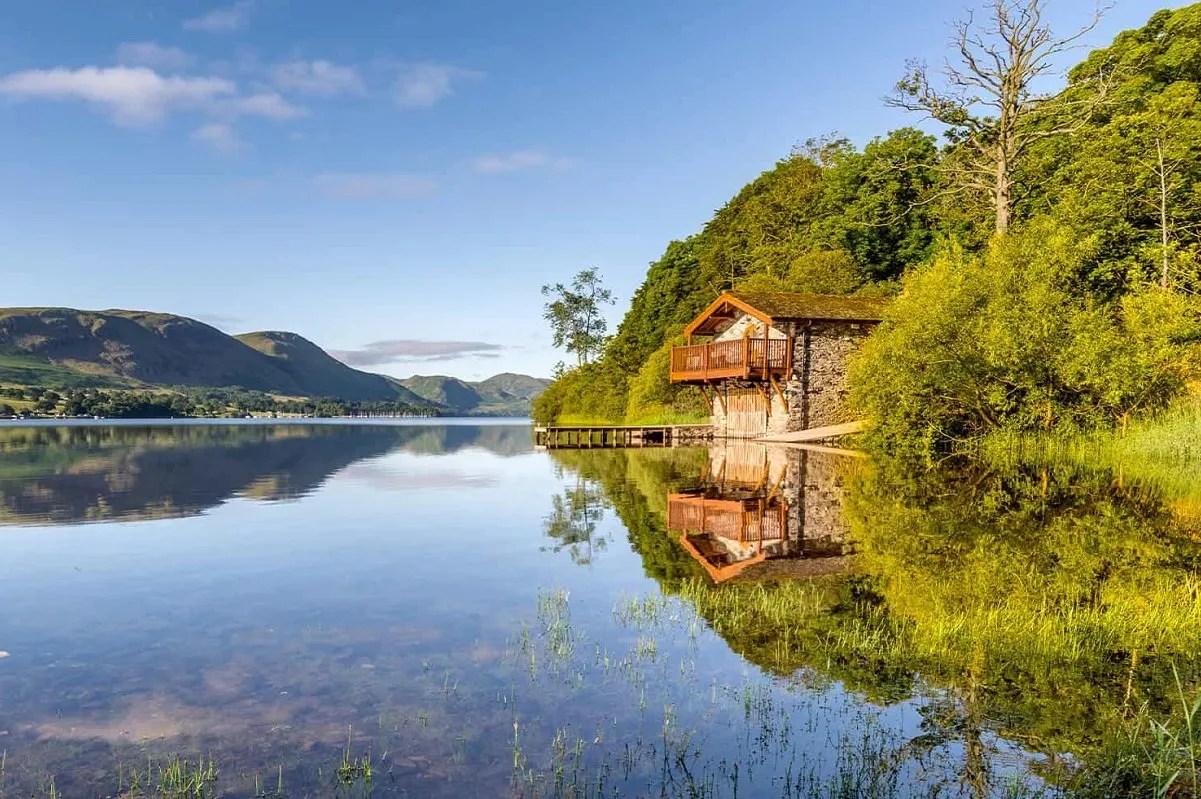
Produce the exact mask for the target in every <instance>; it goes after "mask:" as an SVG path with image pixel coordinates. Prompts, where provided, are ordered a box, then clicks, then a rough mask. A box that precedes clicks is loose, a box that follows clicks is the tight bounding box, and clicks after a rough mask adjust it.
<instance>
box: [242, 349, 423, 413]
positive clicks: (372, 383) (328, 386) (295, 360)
mask: <svg viewBox="0 0 1201 799" xmlns="http://www.w3.org/2000/svg"><path fill="white" fill-rule="evenodd" d="M234 338H235V339H237V340H238V341H240V342H242V343H243V344H245V345H246V346H248V347H250V348H252V349H255V350H257V351H259V352H261V353H263V354H264V355H267V356H269V357H271V358H273V359H275V361H276V365H277V366H278V367H279V368H280V369H281V370H283V371H284V372H285V373H286V374H288V375H289V376H290V377H292V379H294V380H295V381H296V382H297V384H298V385H310V384H311V383H312V382H313V380H314V379H315V378H316V377H317V376H320V388H321V391H319V392H317V395H318V396H323V397H339V398H342V399H387V400H399V401H401V402H408V403H411V404H413V405H425V404H426V403H425V402H424V401H422V398H421V397H419V396H417V395H416V394H414V393H413V392H411V391H409V390H408V389H406V388H405V387H404V386H401V385H398V384H397V382H396V381H395V380H392V379H390V378H387V377H384V376H383V375H377V374H372V373H370V372H360V371H359V370H358V369H352V368H351V367H349V366H347V365H346V364H344V363H342V362H341V361H339V360H337V359H335V358H333V357H331V356H330V355H329V353H327V352H326V351H325V350H323V349H321V348H320V347H318V346H317V345H316V344H314V343H313V342H311V341H309V340H308V339H306V338H304V337H302V336H298V335H296V334H295V333H286V332H283V331H279V330H262V331H259V332H257V333H242V334H240V335H237V336H234ZM308 396H312V395H311V394H309V395H308Z"/></svg>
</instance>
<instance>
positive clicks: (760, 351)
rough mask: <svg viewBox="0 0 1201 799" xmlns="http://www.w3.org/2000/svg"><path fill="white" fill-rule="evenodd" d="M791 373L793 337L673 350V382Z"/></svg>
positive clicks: (752, 377)
mask: <svg viewBox="0 0 1201 799" xmlns="http://www.w3.org/2000/svg"><path fill="white" fill-rule="evenodd" d="M791 370H792V339H791V338H768V339H763V338H743V339H731V340H729V341H714V342H711V343H708V344H690V345H686V346H683V347H672V348H671V380H672V382H674V383H680V382H703V381H707V380H720V379H723V378H732V377H737V378H742V379H745V380H767V379H768V378H769V377H784V378H787V376H788V373H789V372H790V371H791Z"/></svg>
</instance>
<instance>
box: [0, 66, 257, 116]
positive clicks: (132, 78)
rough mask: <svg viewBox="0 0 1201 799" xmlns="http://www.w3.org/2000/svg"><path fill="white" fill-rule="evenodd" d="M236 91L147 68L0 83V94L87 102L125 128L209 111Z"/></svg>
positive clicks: (51, 72) (54, 72) (27, 76)
mask: <svg viewBox="0 0 1201 799" xmlns="http://www.w3.org/2000/svg"><path fill="white" fill-rule="evenodd" d="M236 91H237V87H236V86H234V84H233V83H231V82H230V81H228V80H225V79H224V78H214V77H178V76H171V77H164V76H162V75H159V74H158V73H157V72H155V71H154V70H152V69H148V68H147V67H124V66H121V67H81V68H79V69H66V68H63V67H59V68H56V69H44V70H38V69H34V70H27V71H25V72H15V73H13V74H10V75H5V76H4V77H2V78H0V94H5V95H8V96H10V97H17V98H43V99H58V100H83V101H85V102H88V103H91V104H93V105H97V106H100V107H101V108H103V109H105V110H106V111H108V112H109V113H110V114H111V115H112V116H113V119H115V120H116V121H117V122H118V123H121V124H125V125H140V124H145V123H148V122H154V121H156V120H159V119H162V118H163V117H164V116H165V115H166V114H167V113H168V112H169V111H172V110H175V109H180V108H200V107H204V106H209V105H212V104H213V103H214V102H215V101H216V100H218V99H219V98H222V97H226V96H229V95H233V94H236Z"/></svg>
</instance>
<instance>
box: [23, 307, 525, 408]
mask: <svg viewBox="0 0 1201 799" xmlns="http://www.w3.org/2000/svg"><path fill="white" fill-rule="evenodd" d="M6 383H7V384H10V385H11V384H16V385H23V386H41V387H45V388H83V387H100V388H104V387H109V388H134V387H155V386H160V387H173V388H179V387H191V388H242V389H248V390H252V391H263V392H268V393H271V394H280V395H285V396H290V397H336V398H338V399H342V400H355V401H388V402H403V403H408V404H411V405H418V406H424V405H433V406H436V407H437V408H438V409H439V410H441V411H442V412H444V413H454V414H467V415H491V416H500V415H516V416H524V415H527V414H528V413H529V403H530V399H531V398H532V397H533V396H536V395H537V393H538V392H539V391H540V390H541V389H542V387H544V386H545V385H546V383H547V381H544V380H540V379H538V378H534V377H529V376H527V375H514V374H500V375H496V376H495V377H491V378H489V379H488V380H485V381H482V382H479V383H466V382H464V381H461V380H458V379H456V378H453V377H444V376H429V377H426V376H415V377H411V378H408V379H406V380H397V379H395V378H392V377H386V376H384V375H379V374H373V373H371V372H362V371H359V370H358V369H353V368H351V367H349V366H347V365H346V364H344V363H342V362H341V361H339V360H337V359H335V358H333V357H331V356H330V355H329V354H328V353H326V352H325V350H323V349H321V348H320V347H318V346H317V345H316V344H314V343H313V342H311V341H309V340H308V339H306V338H304V337H302V336H299V335H297V334H295V333H288V332H283V331H276V330H264V331H259V332H255V333H243V334H241V335H237V336H231V335H228V334H226V333H223V332H222V331H220V330H218V329H217V328H215V327H212V326H211V325H206V324H204V323H203V322H198V321H196V320H195V319H189V318H187V317H185V316H176V315H174V314H165V313H151V312H146V311H126V310H116V309H110V310H105V311H81V310H76V309H74V308H0V384H6Z"/></svg>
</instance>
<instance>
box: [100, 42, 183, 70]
mask: <svg viewBox="0 0 1201 799" xmlns="http://www.w3.org/2000/svg"><path fill="white" fill-rule="evenodd" d="M117 63H118V64H123V65H125V66H130V67H150V68H151V69H161V70H163V71H164V72H182V71H183V70H186V69H188V68H190V67H191V66H192V65H193V64H195V63H196V58H195V57H194V56H192V54H191V53H187V52H185V51H183V50H181V49H179V48H178V47H164V46H163V45H161V44H158V43H157V42H122V43H121V44H119V45H117Z"/></svg>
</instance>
